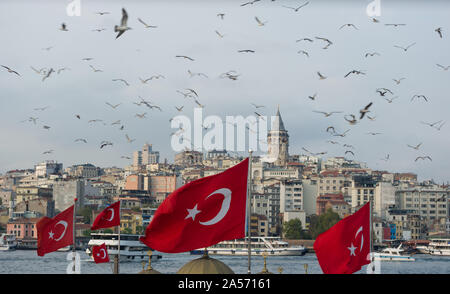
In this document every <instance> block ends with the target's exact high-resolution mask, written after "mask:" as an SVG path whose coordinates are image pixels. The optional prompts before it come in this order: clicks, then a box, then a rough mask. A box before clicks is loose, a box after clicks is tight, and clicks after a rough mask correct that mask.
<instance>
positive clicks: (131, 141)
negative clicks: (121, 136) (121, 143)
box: [125, 134, 136, 143]
mask: <svg viewBox="0 0 450 294" xmlns="http://www.w3.org/2000/svg"><path fill="white" fill-rule="evenodd" d="M125 138H127V141H128V143H133V141H135V140H136V139H131V138H130V137H128V134H125Z"/></svg>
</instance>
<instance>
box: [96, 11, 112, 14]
mask: <svg viewBox="0 0 450 294" xmlns="http://www.w3.org/2000/svg"><path fill="white" fill-rule="evenodd" d="M95 14H98V15H105V14H109V12H108V11H105V12H101V11H99V12H96V13H95Z"/></svg>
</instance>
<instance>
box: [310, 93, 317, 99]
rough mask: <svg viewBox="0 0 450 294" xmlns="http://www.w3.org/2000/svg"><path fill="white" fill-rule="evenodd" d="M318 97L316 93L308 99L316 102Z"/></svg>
mask: <svg viewBox="0 0 450 294" xmlns="http://www.w3.org/2000/svg"><path fill="white" fill-rule="evenodd" d="M316 97H317V93H314V95H312V96H308V98H309V99H311V100H316Z"/></svg>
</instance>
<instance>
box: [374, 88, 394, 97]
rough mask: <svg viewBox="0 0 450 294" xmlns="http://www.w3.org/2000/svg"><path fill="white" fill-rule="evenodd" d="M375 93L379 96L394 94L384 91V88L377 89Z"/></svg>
mask: <svg viewBox="0 0 450 294" xmlns="http://www.w3.org/2000/svg"><path fill="white" fill-rule="evenodd" d="M375 92H378V93H379V94H380V96H384V95H386V93H387V92H389V93H391V94H394V93H393V92H392V91H391V90H389V89H386V88H378V89H377V90H376V91H375Z"/></svg>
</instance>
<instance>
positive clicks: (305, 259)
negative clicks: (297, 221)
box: [0, 250, 450, 274]
mask: <svg viewBox="0 0 450 294" xmlns="http://www.w3.org/2000/svg"><path fill="white" fill-rule="evenodd" d="M77 253H79V254H80V259H81V274H110V273H112V266H113V265H112V263H109V264H95V263H94V262H92V261H90V260H89V257H88V255H87V254H86V253H85V252H84V251H77ZM154 254H161V255H162V256H163V257H162V259H159V260H158V261H155V262H152V267H153V268H154V269H155V270H158V271H159V272H161V273H164V274H175V273H176V272H177V270H178V269H179V268H181V267H182V266H183V265H184V264H186V263H187V262H189V261H191V260H193V259H197V258H199V257H200V256H198V255H190V254H189V253H181V254H164V253H158V252H154ZM67 256H68V252H53V253H50V254H48V255H46V256H44V257H39V256H37V254H36V251H33V250H16V251H12V252H0V274H66V268H67V267H68V265H69V263H70V262H71V261H70V260H67ZM212 258H216V259H218V260H220V261H222V262H224V263H225V264H227V265H228V266H229V267H230V268H231V269H232V270H233V271H234V272H235V273H236V274H247V267H248V265H247V257H246V256H240V257H239V256H212ZM414 258H415V259H416V261H415V262H382V263H381V273H382V274H450V257H438V256H431V255H425V254H417V255H414ZM263 263H264V261H263V258H262V257H260V256H258V257H252V259H251V271H252V273H259V272H261V270H262V269H263ZM305 264H308V274H321V273H322V271H321V269H320V266H319V264H318V262H317V258H316V256H315V254H314V253H308V254H306V255H305V256H280V257H275V256H274V257H270V256H269V257H268V258H267V269H268V270H269V271H270V272H272V273H275V274H278V273H279V272H278V269H279V267H282V269H283V271H282V273H283V274H305V269H304V265H305ZM141 270H142V264H141V262H123V263H121V264H120V272H121V273H122V274H136V273H139V272H140V271H141ZM357 273H360V274H365V273H366V267H363V268H362V269H361V270H360V271H359V272H357Z"/></svg>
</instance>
